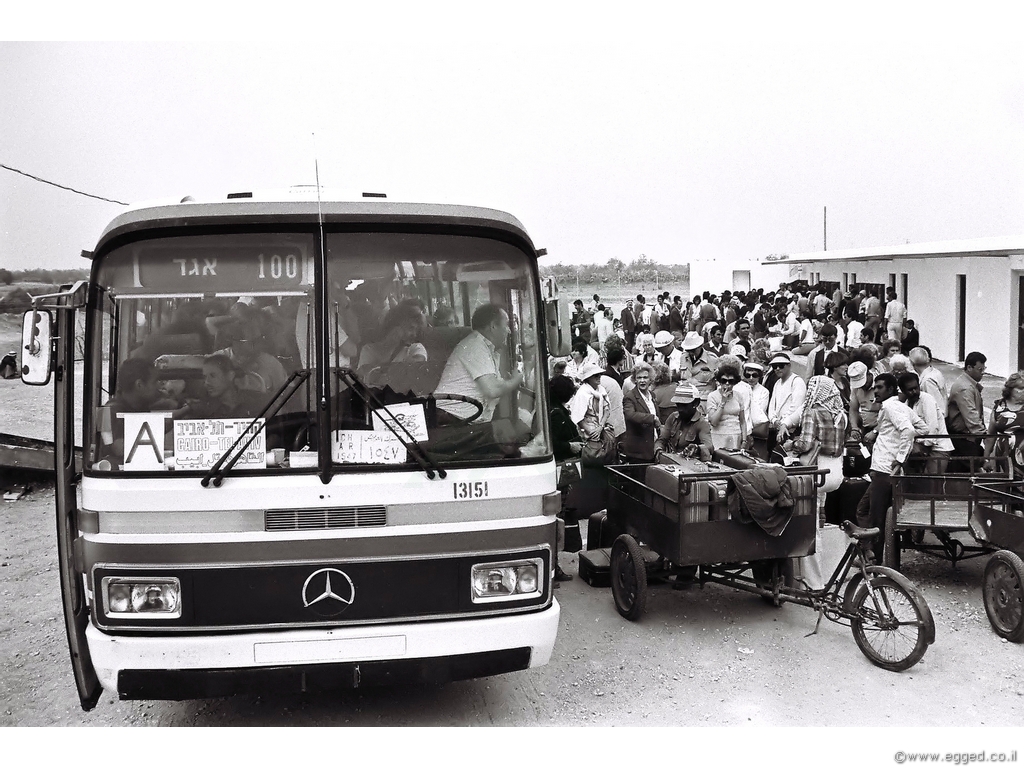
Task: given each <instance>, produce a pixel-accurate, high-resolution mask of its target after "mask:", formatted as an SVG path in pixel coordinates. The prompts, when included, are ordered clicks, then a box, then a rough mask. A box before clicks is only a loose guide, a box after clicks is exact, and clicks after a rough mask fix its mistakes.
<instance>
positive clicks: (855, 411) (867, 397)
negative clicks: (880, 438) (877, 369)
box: [846, 360, 881, 445]
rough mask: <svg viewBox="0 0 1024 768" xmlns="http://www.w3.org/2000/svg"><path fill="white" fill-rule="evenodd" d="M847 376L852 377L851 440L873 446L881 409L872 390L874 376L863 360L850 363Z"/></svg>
mask: <svg viewBox="0 0 1024 768" xmlns="http://www.w3.org/2000/svg"><path fill="white" fill-rule="evenodd" d="M846 374H847V375H848V376H849V377H850V440H854V441H856V442H863V443H864V444H865V445H871V443H873V442H874V441H875V428H876V427H877V425H878V409H879V408H880V407H881V403H879V402H876V400H875V394H874V391H873V390H872V386H873V384H874V376H873V375H872V373H871V371H869V370H868V366H867V364H866V363H864V362H863V361H861V360H855V361H853V362H852V363H850V367H849V368H848V369H847V371H846Z"/></svg>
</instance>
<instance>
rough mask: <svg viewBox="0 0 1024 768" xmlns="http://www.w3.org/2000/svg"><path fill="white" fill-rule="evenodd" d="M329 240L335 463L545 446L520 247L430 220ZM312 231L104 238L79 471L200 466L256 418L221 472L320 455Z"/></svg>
mask: <svg viewBox="0 0 1024 768" xmlns="http://www.w3.org/2000/svg"><path fill="white" fill-rule="evenodd" d="M325 245H326V251H327V265H328V266H327V276H328V306H327V308H326V311H325V313H324V317H325V321H326V323H327V333H326V334H325V335H324V336H323V340H324V342H325V344H326V345H327V348H326V350H325V353H324V356H325V358H326V359H327V360H328V362H329V366H330V372H329V376H328V380H329V395H330V408H329V411H328V413H329V414H330V421H329V432H330V435H331V446H330V455H331V457H332V459H333V461H334V463H335V466H336V468H341V467H343V466H350V465H368V464H375V465H376V464H392V465H394V464H397V465H408V466H410V467H418V466H420V465H421V462H418V461H417V460H416V456H415V454H417V453H419V454H421V455H422V454H423V453H424V452H425V454H426V455H427V456H429V459H430V461H432V462H437V463H438V464H443V465H449V466H450V465H451V464H452V463H459V462H465V461H480V460H495V459H507V458H518V457H532V456H543V455H548V454H550V449H549V448H548V445H549V441H548V439H547V431H546V430H547V428H546V422H547V420H546V418H544V412H545V411H544V402H543V399H542V398H543V392H542V390H543V387H542V386H539V384H538V382H539V381H540V379H539V377H538V370H539V369H538V360H537V350H538V346H537V323H536V297H535V295H534V289H533V286H534V278H533V276H532V272H531V268H530V261H529V259H528V257H527V256H526V254H524V253H523V251H521V250H519V249H517V248H515V247H514V246H512V245H509V244H506V243H502V242H499V241H494V240H489V239H485V238H480V237H458V236H447V235H430V234H390V233H333V234H332V233H328V234H327V237H326V243H325ZM318 246H319V235H318V233H308V234H307V233H247V234H231V235H215V234H208V235H202V236H184V237H173V238H170V237H169V238H161V239H151V240H144V241H140V242H136V243H131V244H128V245H124V246H122V247H120V248H118V249H116V250H114V251H111V252H110V253H109V254H107V255H106V256H105V257H104V259H103V262H102V264H101V265H100V268H99V269H98V272H97V279H96V281H95V288H94V293H93V297H92V301H91V312H92V315H91V326H90V328H91V331H90V334H89V338H88V344H89V350H88V356H89V358H90V360H91V361H92V362H93V364H92V365H91V366H90V369H89V371H88V377H89V382H88V383H89V386H88V388H87V398H88V399H87V403H86V414H85V417H86V434H87V441H86V444H87V454H86V462H87V463H86V466H87V468H88V469H89V471H91V472H92V471H99V472H107V471H109V472H119V471H125V472H135V471H161V472H162V471H172V470H176V471H195V472H205V471H207V470H209V469H210V468H211V467H212V466H213V464H214V463H215V462H216V461H217V460H218V459H219V458H220V457H221V456H222V455H223V454H224V452H225V451H227V450H228V449H229V447H230V446H231V445H232V444H234V443H235V442H236V440H237V439H238V438H239V437H242V436H243V435H244V434H245V429H246V428H247V427H248V426H249V425H250V424H251V423H252V422H253V419H254V418H256V419H257V420H256V422H255V427H256V428H257V429H253V434H256V437H255V439H253V440H252V441H251V442H249V441H248V436H245V437H244V438H243V439H242V440H241V442H240V445H243V446H244V445H245V444H246V443H247V442H248V446H247V447H246V448H245V451H244V452H243V454H242V456H241V457H240V459H239V461H238V462H237V463H236V465H235V470H242V471H244V470H263V471H268V470H273V471H279V470H290V469H299V468H303V469H308V468H311V467H317V466H318V449H319V445H318V435H319V431H318V430H319V426H318V422H317V412H318V410H317V408H315V407H314V400H315V397H314V393H315V385H314V382H315V381H316V380H317V375H316V371H315V370H314V368H315V365H316V360H317V355H316V344H317V339H318V337H319V336H320V334H318V333H317V329H316V323H315V316H316V315H315V312H314V302H315V291H314V279H313V275H314V267H313V262H314V258H315V254H316V249H317V248H318ZM260 427H264V428H263V429H258V428H260ZM396 433H397V435H396ZM414 440H415V441H416V442H419V443H420V444H421V447H417V446H415V445H413V442H414ZM364 468H365V466H364Z"/></svg>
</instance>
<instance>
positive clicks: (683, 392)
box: [654, 382, 715, 461]
mask: <svg viewBox="0 0 1024 768" xmlns="http://www.w3.org/2000/svg"><path fill="white" fill-rule="evenodd" d="M672 402H673V403H674V404H675V406H676V410H675V413H673V414H671V415H670V416H669V417H668V419H667V420H666V421H665V426H663V427H662V428H661V433H660V434H659V435H658V439H657V440H656V441H655V442H654V457H655V459H657V458H658V456H659V455H660V454H662V453H678V454H682V455H683V456H696V457H699V458H700V459H701V460H702V461H710V460H711V454H712V453H713V452H714V450H715V447H714V444H713V443H712V441H711V425H710V424H708V421H707V419H705V418H704V415H703V414H702V413H701V410H700V392H699V391H698V389H697V388H696V387H695V386H694V385H693V384H690V383H685V382H684V383H681V384H679V385H678V386H677V387H676V393H675V395H674V396H673V397H672Z"/></svg>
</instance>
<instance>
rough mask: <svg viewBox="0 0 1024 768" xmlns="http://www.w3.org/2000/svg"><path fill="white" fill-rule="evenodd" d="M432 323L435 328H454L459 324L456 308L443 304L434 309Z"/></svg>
mask: <svg viewBox="0 0 1024 768" xmlns="http://www.w3.org/2000/svg"><path fill="white" fill-rule="evenodd" d="M430 324H431V325H432V326H433V327H434V328H454V327H455V326H457V325H458V324H459V319H458V317H456V316H455V310H454V309H452V308H451V307H449V306H446V305H444V304H441V305H440V306H438V308H437V309H435V310H434V316H433V317H432V318H431V321H430Z"/></svg>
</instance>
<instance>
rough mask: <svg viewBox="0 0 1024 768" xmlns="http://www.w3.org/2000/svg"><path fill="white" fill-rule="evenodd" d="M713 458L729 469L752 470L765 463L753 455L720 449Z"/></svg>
mask: <svg viewBox="0 0 1024 768" xmlns="http://www.w3.org/2000/svg"><path fill="white" fill-rule="evenodd" d="M711 458H713V459H714V460H715V461H716V462H717V463H719V464H722V465H724V466H726V467H729V469H752V468H753V467H754V465H756V464H763V463H764V462H763V461H762V460H761V459H760V458H759V457H757V456H755V455H754V454H752V453H747V452H746V451H735V450H731V449H729V448H719V449H718V450H716V451H715V452H714V453H713V454H712V455H711Z"/></svg>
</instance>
